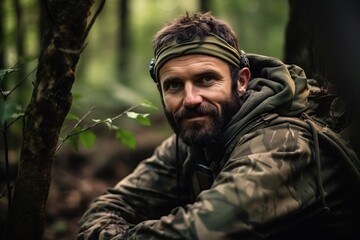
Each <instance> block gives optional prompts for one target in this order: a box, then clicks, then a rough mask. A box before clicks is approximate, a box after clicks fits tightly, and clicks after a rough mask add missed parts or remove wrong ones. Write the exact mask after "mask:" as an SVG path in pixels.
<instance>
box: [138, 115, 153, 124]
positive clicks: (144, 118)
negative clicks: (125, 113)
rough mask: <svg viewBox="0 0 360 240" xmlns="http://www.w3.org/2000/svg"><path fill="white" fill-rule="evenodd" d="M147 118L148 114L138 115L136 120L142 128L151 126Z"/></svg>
mask: <svg viewBox="0 0 360 240" xmlns="http://www.w3.org/2000/svg"><path fill="white" fill-rule="evenodd" d="M148 116H149V114H140V115H139V116H138V117H137V119H136V120H137V121H138V123H140V124H141V125H143V126H151V121H150V119H149V118H148Z"/></svg>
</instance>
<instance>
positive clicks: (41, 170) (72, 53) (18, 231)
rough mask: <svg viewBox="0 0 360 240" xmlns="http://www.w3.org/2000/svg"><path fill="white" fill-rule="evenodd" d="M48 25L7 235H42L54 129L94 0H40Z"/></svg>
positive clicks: (65, 107) (67, 101)
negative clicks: (45, 10)
mask: <svg viewBox="0 0 360 240" xmlns="http://www.w3.org/2000/svg"><path fill="white" fill-rule="evenodd" d="M44 3H45V5H46V9H47V13H48V16H47V20H48V26H47V29H46V34H45V36H44V38H43V44H42V49H41V53H40V57H39V63H38V69H37V73H36V81H35V83H34V90H33V94H32V98H31V100H30V103H29V105H28V106H27V109H26V112H25V116H24V140H23V145H22V149H21V156H20V163H19V170H18V175H17V179H16V183H15V188H14V194H13V199H12V202H11V205H10V209H9V218H8V223H7V236H6V237H7V239H16V240H23V239H24V240H25V239H26V240H32V239H41V238H42V235H43V228H44V211H45V210H44V208H45V205H46V200H47V197H48V192H49V186H50V182H51V170H52V164H53V160H54V155H55V149H56V146H57V142H58V137H59V131H60V128H61V126H62V124H63V121H64V118H65V116H66V114H67V113H68V111H69V108H70V106H71V101H72V97H71V88H72V84H73V82H74V79H75V77H74V73H75V68H76V65H77V62H78V60H79V57H80V53H81V50H82V47H83V44H84V40H85V39H84V38H85V37H86V34H85V33H86V22H87V18H88V16H89V11H90V7H91V6H92V4H93V0H76V1H70V0H69V1H63V0H52V1H49V0H47V1H45V0H44Z"/></svg>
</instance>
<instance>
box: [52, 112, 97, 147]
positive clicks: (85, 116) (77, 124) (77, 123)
mask: <svg viewBox="0 0 360 240" xmlns="http://www.w3.org/2000/svg"><path fill="white" fill-rule="evenodd" d="M94 109H95V107H92V108H91V109H90V110H89V111H88V112H87V113H85V115H84V116H83V117H82V118H80V119H79V121H77V122H76V123H75V125H74V126H73V128H72V129H71V131H70V134H68V135H66V136H65V138H64V139H63V140H62V141H61V142H60V144H59V145H58V146H57V148H56V152H57V151H58V150H59V149H60V148H61V146H62V145H63V144H64V143H65V142H66V140H68V139H69V138H70V137H71V136H73V135H71V133H72V132H74V130H75V129H76V128H77V127H78V126H79V125H80V123H82V122H83V121H84V120H85V119H86V118H87V117H88V116H89V115H90V114H91V113H92V112H93V111H94Z"/></svg>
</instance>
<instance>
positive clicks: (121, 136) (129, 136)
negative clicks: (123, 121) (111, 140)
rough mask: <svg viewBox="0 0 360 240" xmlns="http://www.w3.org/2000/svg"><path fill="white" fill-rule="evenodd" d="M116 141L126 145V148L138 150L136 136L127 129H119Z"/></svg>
mask: <svg viewBox="0 0 360 240" xmlns="http://www.w3.org/2000/svg"><path fill="white" fill-rule="evenodd" d="M116 139H117V140H118V141H119V142H120V143H122V144H124V145H125V146H127V147H129V148H131V149H135V148H136V138H135V136H134V134H133V133H132V132H130V131H128V130H125V129H121V128H120V129H118V130H117V131H116Z"/></svg>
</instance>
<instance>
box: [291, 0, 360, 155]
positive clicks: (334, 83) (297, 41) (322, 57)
mask: <svg viewBox="0 0 360 240" xmlns="http://www.w3.org/2000/svg"><path fill="white" fill-rule="evenodd" d="M289 7H290V14H289V21H288V25H287V29H286V39H285V55H284V61H285V62H286V63H294V64H297V65H299V66H301V67H303V68H304V70H305V72H306V75H307V77H308V78H315V79H317V80H318V81H319V83H320V85H321V86H322V87H325V88H328V90H329V91H330V92H331V93H335V94H337V95H339V96H342V98H343V99H344V100H345V103H346V105H347V111H346V112H341V114H342V115H343V116H344V117H343V119H342V120H343V122H344V124H342V125H343V126H344V127H346V128H347V132H348V134H349V136H348V138H349V139H350V140H351V141H350V142H351V143H352V144H353V145H354V146H355V147H354V149H355V151H357V152H358V154H359V155H360V107H359V106H360V105H359V104H360V94H359V93H358V91H359V89H360V71H359V70H358V68H359V66H358V65H359V62H360V14H359V12H360V1H358V0H344V1H342V2H341V4H339V2H338V1H334V0H327V1H321V0H319V1H313V0H289ZM329 86H330V88H329ZM326 110H327V111H328V112H330V111H329V109H326ZM344 113H345V114H344ZM351 123H353V124H351ZM341 130H344V128H342V129H341Z"/></svg>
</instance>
